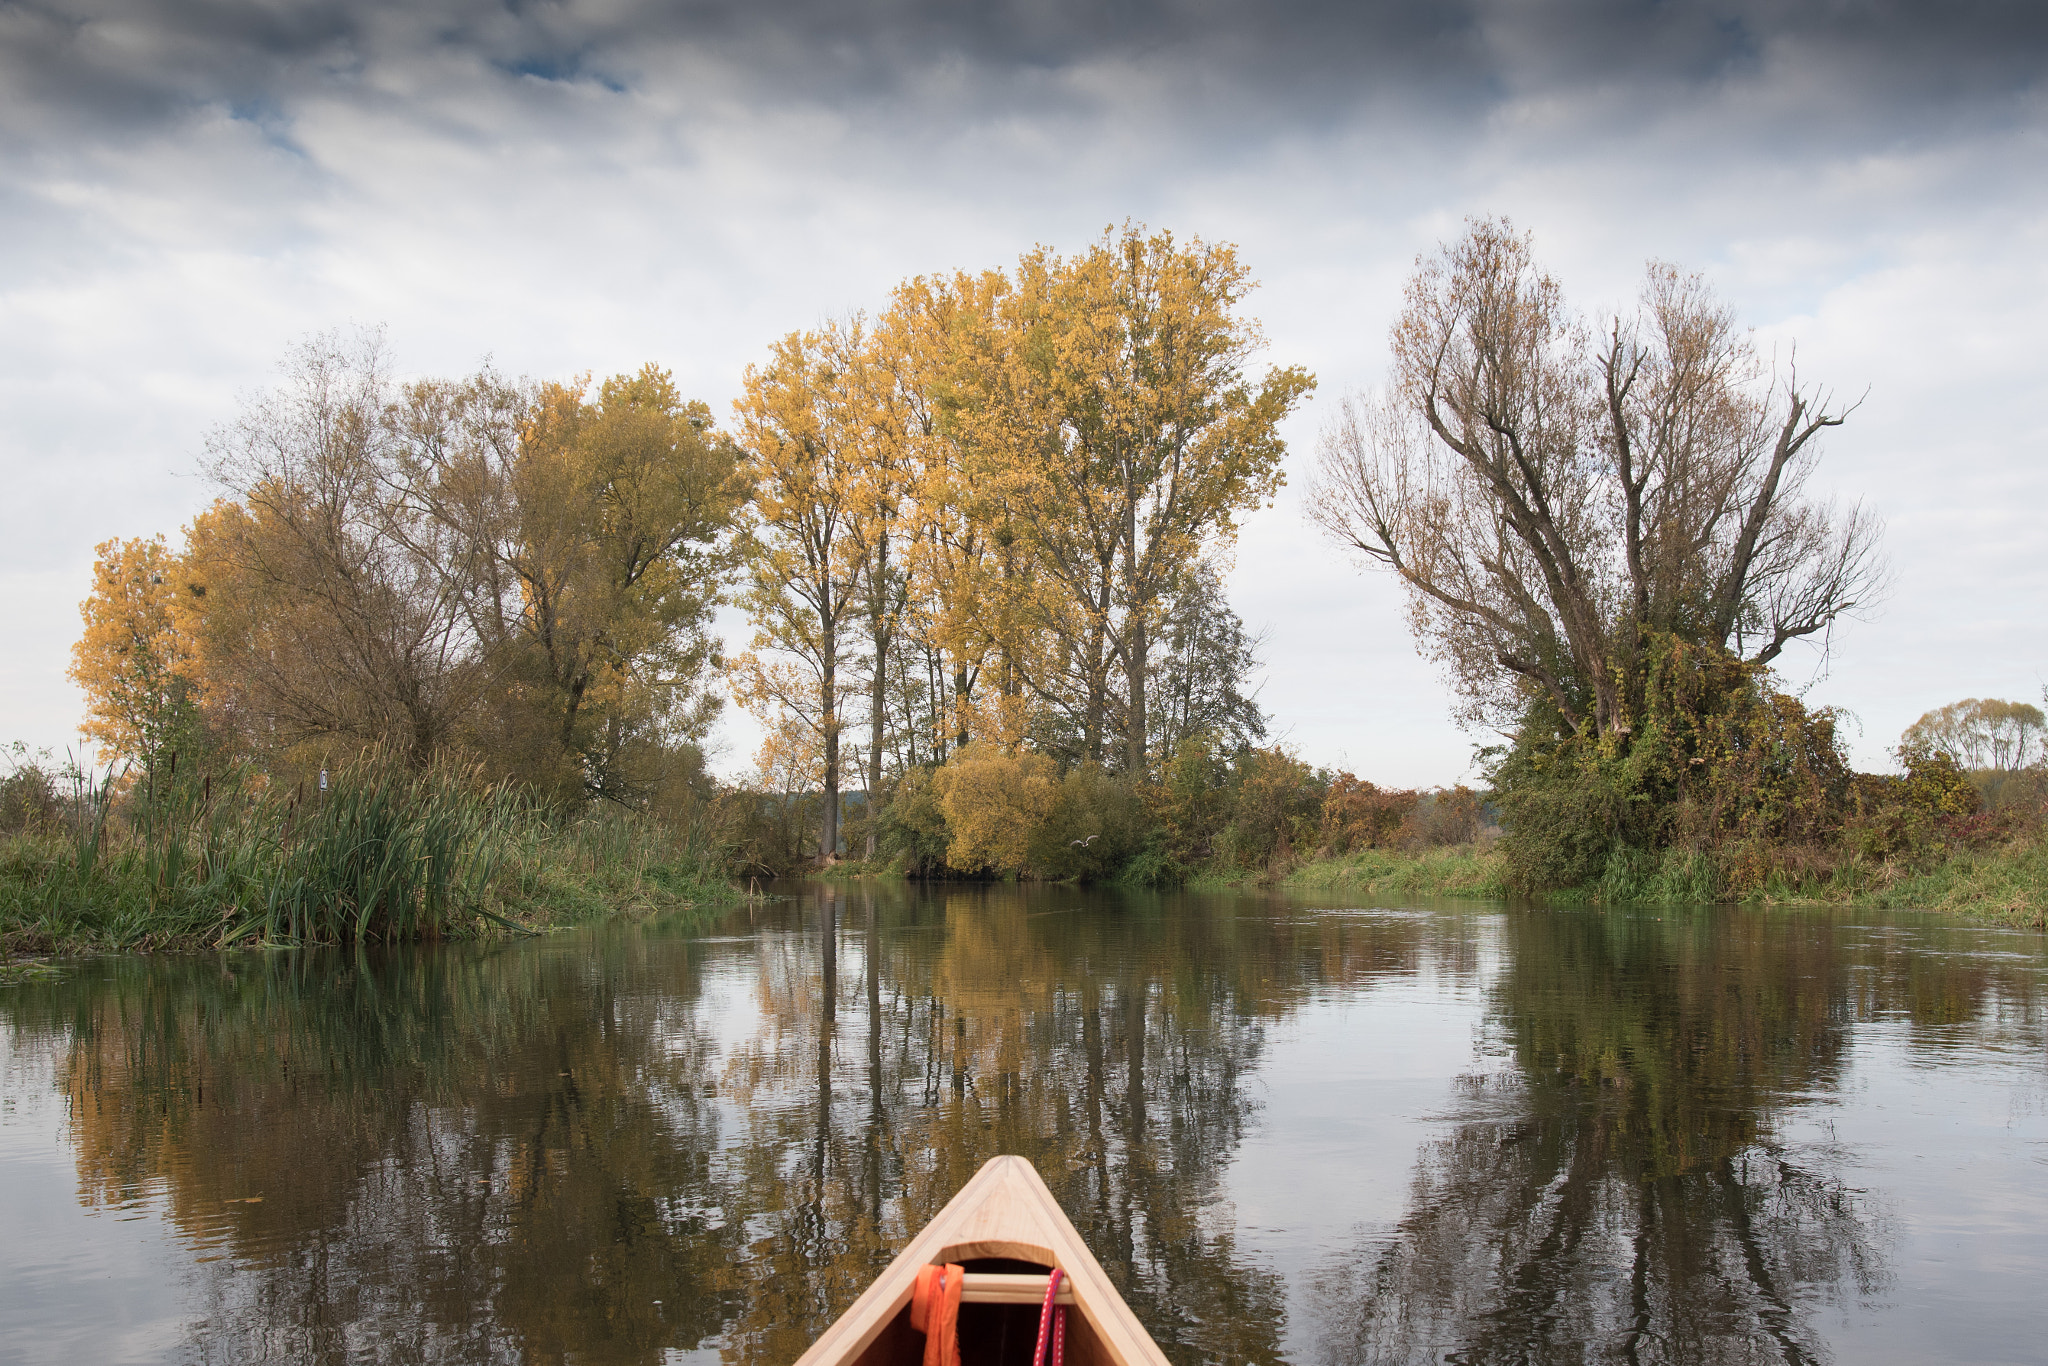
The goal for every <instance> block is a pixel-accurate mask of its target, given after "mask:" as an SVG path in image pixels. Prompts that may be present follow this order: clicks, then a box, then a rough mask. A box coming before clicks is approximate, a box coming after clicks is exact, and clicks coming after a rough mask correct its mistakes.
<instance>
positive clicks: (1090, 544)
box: [958, 225, 1315, 778]
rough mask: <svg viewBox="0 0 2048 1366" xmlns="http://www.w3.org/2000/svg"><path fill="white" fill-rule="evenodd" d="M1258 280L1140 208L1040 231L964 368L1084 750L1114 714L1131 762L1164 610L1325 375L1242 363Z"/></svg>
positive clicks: (987, 463) (1266, 488) (1052, 685)
mask: <svg viewBox="0 0 2048 1366" xmlns="http://www.w3.org/2000/svg"><path fill="white" fill-rule="evenodd" d="M1251 288H1252V280H1251V277H1250V273H1249V271H1248V270H1247V269H1246V268H1245V266H1244V265H1243V264H1242V263H1241V262H1239V260H1238V259H1237V254H1236V251H1235V249H1233V248H1232V247H1230V246H1229V245H1227V244H1212V243H1205V242H1202V241H1200V240H1199V239H1196V240H1192V241H1190V242H1189V243H1187V244H1185V245H1183V244H1180V243H1177V242H1176V241H1175V240H1174V238H1173V236H1172V234H1170V233H1166V232H1160V233H1154V234H1150V235H1147V234H1146V233H1145V232H1144V231H1143V230H1142V229H1141V228H1139V227H1136V226H1133V225H1126V227H1125V228H1124V229H1123V230H1122V231H1121V232H1111V233H1105V234H1104V236H1103V238H1102V239H1101V240H1100V241H1099V242H1097V243H1095V244H1094V245H1093V246H1091V247H1090V248H1089V249H1088V250H1087V251H1085V252H1083V253H1081V254H1080V255H1078V256H1075V257H1071V258H1067V257H1061V256H1059V255H1057V254H1055V253H1053V252H1051V251H1049V250H1046V249H1044V248H1041V249H1039V250H1037V251H1034V252H1031V253H1029V254H1028V255H1026V256H1025V257H1024V258H1023V259H1022V260H1021V261H1019V263H1018V266H1017V273H1016V277H1015V282H1014V285H1013V287H1012V288H1011V289H1009V290H1008V291H1006V292H1005V293H1004V295H1003V297H1002V298H1001V300H1000V303H999V307H998V310H997V316H996V320H995V324H994V325H993V326H992V327H991V328H989V329H988V330H987V331H986V332H985V333H983V334H982V335H981V337H980V338H979V339H978V341H977V346H978V350H979V352H980V354H978V355H977V356H976V357H975V358H974V360H973V362H972V363H971V364H969V365H967V366H965V367H963V371H962V380H963V383H965V384H969V385H971V386H972V387H973V388H975V389H976V390H977V392H975V393H974V394H973V395H972V396H971V398H969V399H967V400H966V401H963V402H962V403H961V404H960V405H959V408H958V413H959V420H958V426H959V431H960V439H961V442H962V445H963V448H964V450H965V452H966V459H967V461H968V463H969V468H970V475H969V477H970V479H971V480H972V481H973V482H974V483H975V484H976V485H977V486H978V487H980V488H983V489H986V490H988V491H990V494H991V495H992V496H1000V497H1001V498H1002V500H1003V502H1004V505H1005V506H1006V507H1007V508H1008V509H1009V510H1010V511H1011V514H1012V515H1013V517H1014V518H1015V519H1016V522H1017V524H1018V528H1019V530H1020V531H1021V532H1022V533H1024V534H1025V535H1026V536H1028V539H1029V542H1030V546H1031V549H1032V552H1033V556H1034V564H1035V566H1036V569H1037V573H1038V575H1039V577H1040V580H1041V582H1042V583H1043V585H1044V586H1045V588H1046V589H1047V590H1048V592H1047V593H1046V595H1045V596H1044V597H1043V598H1041V599H1040V601H1041V603H1042V604H1043V607H1042V610H1043V611H1044V613H1045V617H1044V622H1045V625H1046V626H1047V627H1048V628H1049V629H1050V630H1051V631H1052V632H1053V633H1054V634H1055V635H1056V637H1057V638H1058V641H1057V648H1056V649H1053V650H1051V651H1048V652H1047V653H1046V654H1045V656H1044V661H1045V664H1046V665H1050V666H1054V667H1053V668H1046V669H1043V670H1042V671H1041V674H1040V678H1039V681H1038V687H1039V690H1040V691H1041V692H1042V693H1043V694H1045V695H1047V696H1048V697H1049V698H1050V697H1053V696H1055V695H1057V694H1058V692H1059V691H1060V690H1061V685H1062V680H1061V679H1060V678H1059V677H1057V676H1056V674H1064V675H1066V680H1067V681H1070V682H1071V683H1072V684H1074V685H1077V686H1078V694H1079V695H1078V697H1072V696H1069V699H1068V702H1067V705H1068V706H1069V708H1070V709H1071V710H1073V711H1075V712H1076V713H1078V722H1079V729H1080V732H1081V734H1080V755H1079V757H1080V758H1081V759H1082V760H1083V761H1084V762H1093V761H1096V760H1099V759H1101V758H1103V757H1104V751H1105V750H1106V749H1107V747H1108V740H1109V733H1110V730H1111V726H1112V723H1113V722H1116V721H1120V722H1121V725H1120V729H1121V731H1122V737H1121V741H1122V743H1121V744H1120V745H1119V746H1117V748H1118V750H1120V753H1118V754H1116V755H1115V756H1114V757H1115V758H1117V759H1118V760H1120V764H1119V766H1120V767H1121V768H1123V769H1124V770H1125V771H1126V772H1128V773H1129V774H1131V775H1132V776H1133V777H1137V778H1142V777H1144V776H1145V774H1146V772H1147V768H1148V755H1147V735H1148V726H1149V720H1148V716H1147V699H1146V684H1147V676H1148V673H1149V672H1150V669H1151V666H1152V654H1153V649H1154V640H1155V632H1156V631H1157V628H1158V626H1159V619H1160V614H1161V611H1162V608H1163V606H1164V604H1165V602H1166V600H1167V598H1168V596H1169V594H1170V593H1171V592H1172V590H1173V588H1174V586H1175V585H1176V583H1177V582H1178V581H1179V580H1180V578H1181V576H1182V574H1183V572H1184V570H1185V568H1186V566H1187V565H1189V564H1192V563H1193V562H1195V561H1196V560H1198V559H1199V558H1201V556H1202V555H1203V554H1204V553H1205V552H1209V551H1211V550H1214V549H1216V548H1217V547H1219V546H1226V545H1227V544H1228V543H1229V542H1230V541H1231V539H1232V538H1233V537H1234V536H1235V533H1236V526H1237V519H1238V518H1239V517H1240V516H1241V515H1242V514H1244V513H1245V512H1247V511H1249V510H1250V509H1252V508H1254V507H1257V506H1259V505H1260V504H1261V503H1263V502H1265V501H1267V500H1269V499H1270V498H1271V497H1272V495H1273V494H1274V493H1275V492H1276V491H1277V489H1278V488H1279V486H1280V483H1281V481H1282V477H1283V476H1282V472H1281V461H1282V457H1283V456H1284V454H1285V446H1284V445H1283V443H1282V442H1281V440H1280V436H1279V424H1280V422H1281V420H1282V419H1283V418H1285V417H1286V415H1287V414H1288V413H1289V412H1290V411H1291V410H1292V409H1293V408H1294V407H1295V405H1296V404H1298V403H1299V402H1300V401H1301V400H1302V399H1303V398H1304V397H1305V396H1306V395H1307V394H1308V393H1309V392H1310V391H1311V390H1312V389H1313V388H1314V386H1315V380H1314V378H1313V377H1312V376H1310V375H1309V373H1308V372H1307V371H1306V370H1303V369H1301V368H1299V367H1294V366H1289V367H1281V368H1277V369H1272V370H1269V371H1268V372H1267V373H1266V375H1265V376H1264V378H1263V379H1260V380H1257V381H1254V380H1252V379H1251V378H1250V377H1249V376H1248V375H1247V374H1246V373H1245V367H1246V364H1247V363H1248V361H1249V360H1250V358H1251V356H1252V355H1253V354H1254V353H1255V352H1256V351H1257V350H1258V349H1259V347H1260V346H1261V345H1262V344H1263V336H1262V334H1261V333H1260V331H1259V328H1258V326H1257V324H1256V323H1255V322H1253V321H1252V320H1250V319H1248V318H1246V317H1244V316H1243V315H1242V313H1241V311H1240V305H1241V304H1242V303H1243V301H1244V298H1245V296H1246V294H1247V293H1248V292H1249V291H1250V290H1251ZM1119 679H1120V681H1121V684H1122V688H1121V695H1120V696H1118V695H1117V690H1116V689H1115V688H1114V686H1113V684H1114V682H1115V681H1118V680H1119ZM1068 691H1069V692H1071V690H1068ZM1114 713H1121V715H1120V716H1118V715H1115V714H1114Z"/></svg>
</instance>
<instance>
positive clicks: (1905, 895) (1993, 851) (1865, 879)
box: [1752, 837, 2048, 929]
mask: <svg viewBox="0 0 2048 1366" xmlns="http://www.w3.org/2000/svg"><path fill="white" fill-rule="evenodd" d="M1752 899H1754V900H1759V901H1768V902H1777V903H1783V904H1794V905H1796V904H1800V903H1836V904H1846V905H1851V906H1872V907H1880V908H1885V907H1891V908H1898V909H1902V910H1922V911H1940V912H1944V913H1947V914H1951V915H1967V916H1973V917H1977V918H1980V919H1985V920H1996V921H2002V922H2004V923H2006V924H2008V925H2016V926H2022V927H2030V928H2035V929H2041V928H2048V844H2044V843H2043V841H2042V840H2041V839H2040V838H2039V837H2029V838H2025V839H2020V840H2015V841H2013V842H2011V843H2010V844H2006V845H2002V846H1997V847H1993V848H1990V849H1982V850H1959V851H1956V852H1953V853H1950V854H1948V855H1947V856H1946V857H1943V858H1940V859H1938V860H1937V861H1935V862H1933V863H1931V864H1930V865H1928V866H1925V867H1923V868H1919V869H1914V868H1910V867H1901V866H1898V865H1895V864H1886V863H1854V864H1849V865H1847V866H1845V867H1842V868H1840V869H1836V870H1834V871H1832V872H1830V873H1828V874H1826V875H1825V876H1812V875H1809V876H1805V877H1799V876H1786V875H1783V874H1774V875H1773V876H1772V877H1771V878H1769V879H1767V880H1766V882H1765V884H1764V886H1763V887H1762V889H1760V891H1759V892H1758V893H1757V894H1756V895H1755V897H1754V898H1752Z"/></svg>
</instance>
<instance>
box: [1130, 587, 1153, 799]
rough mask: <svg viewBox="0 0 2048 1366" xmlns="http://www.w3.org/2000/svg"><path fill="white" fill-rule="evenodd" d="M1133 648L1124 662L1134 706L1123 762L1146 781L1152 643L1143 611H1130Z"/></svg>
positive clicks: (1138, 778)
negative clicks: (1147, 695)
mask: <svg viewBox="0 0 2048 1366" xmlns="http://www.w3.org/2000/svg"><path fill="white" fill-rule="evenodd" d="M1127 630H1128V633H1129V638H1130V647H1129V649H1128V650H1127V651H1126V653H1127V655H1128V656H1129V657H1128V658H1127V659H1126V660H1125V661H1124V663H1125V665H1126V667H1127V668H1128V670H1129V674H1130V684H1131V705H1130V708H1129V711H1128V712H1127V714H1126V715H1125V717H1124V746H1125V755H1124V762H1125V764H1127V765H1128V766H1129V768H1130V778H1131V781H1132V782H1134V783H1142V782H1144V781H1145V667H1146V656H1147V654H1148V653H1149V651H1150V647H1151V642H1150V641H1149V640H1147V639H1146V637H1145V615H1144V613H1143V612H1142V611H1140V610H1134V611H1133V612H1132V613H1131V617H1130V621H1129V622H1128V624H1127Z"/></svg>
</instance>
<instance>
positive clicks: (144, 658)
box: [70, 536, 195, 766]
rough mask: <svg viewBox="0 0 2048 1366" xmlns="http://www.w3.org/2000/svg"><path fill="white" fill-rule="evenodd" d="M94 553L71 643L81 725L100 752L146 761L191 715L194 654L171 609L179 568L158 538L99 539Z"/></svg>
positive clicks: (180, 733) (179, 733)
mask: <svg viewBox="0 0 2048 1366" xmlns="http://www.w3.org/2000/svg"><path fill="white" fill-rule="evenodd" d="M95 553H96V558H95V559H94V561H93V569H92V592H91V593H90V594H88V595H87V597H86V599H85V601H84V602H82V603H80V604H79V609H78V610H79V615H80V616H81V617H82V618H83V619H84V623H85V630H84V633H83V634H82V635H80V636H79V638H78V641H77V643H76V644H74V645H73V646H72V647H71V669H70V675H71V679H72V681H73V682H75V683H77V684H78V686H79V688H80V689H81V690H83V691H84V693H85V697H86V716H85V726H84V730H85V733H86V735H87V736H89V737H90V738H91V739H93V740H94V741H95V742H97V743H98V745H99V746H100V750H101V753H102V755H103V756H104V757H106V758H122V759H128V760H133V761H136V762H139V763H142V764H144V765H149V766H153V765H154V764H155V763H156V760H157V756H159V755H161V754H164V753H166V752H167V751H170V750H172V749H175V748H176V747H177V745H178V744H179V742H180V741H181V739H183V738H184V737H185V733H186V732H187V731H189V730H191V728H192V726H193V723H194V719H195V713H194V698H193V691H194V689H193V682H194V678H193V674H194V665H195V660H194V658H193V652H192V645H191V641H190V639H189V637H188V636H187V635H186V634H185V632H184V631H182V630H180V629H179V619H178V615H177V611H176V608H177V597H178V594H179V592H180V591H181V588H182V584H181V582H180V580H181V579H182V578H183V573H182V566H181V564H180V562H179V560H178V558H177V556H175V555H173V554H172V553H171V550H170V548H169V546H167V545H166V544H165V543H164V538H163V537H161V536H152V537H149V538H148V539H143V538H140V537H138V538H135V539H132V540H121V539H118V538H117V539H114V540H109V541H102V542H101V543H100V544H99V546H98V547H97V548H96V552H95Z"/></svg>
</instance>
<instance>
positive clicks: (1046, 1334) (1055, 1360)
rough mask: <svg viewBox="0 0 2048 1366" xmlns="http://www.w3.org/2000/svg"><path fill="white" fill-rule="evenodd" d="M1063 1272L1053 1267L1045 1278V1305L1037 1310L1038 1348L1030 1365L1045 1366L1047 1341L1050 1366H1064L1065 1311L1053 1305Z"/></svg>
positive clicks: (1065, 1356) (1065, 1354)
mask: <svg viewBox="0 0 2048 1366" xmlns="http://www.w3.org/2000/svg"><path fill="white" fill-rule="evenodd" d="M1065 1274H1066V1273H1065V1272H1063V1271H1061V1270H1060V1269H1059V1268H1058V1267H1054V1268H1053V1269H1052V1272H1051V1274H1049V1275H1048V1276H1047V1277H1046V1278H1045V1306H1044V1307H1043V1308H1041V1309H1040V1310H1039V1311H1038V1350H1037V1351H1035V1352H1033V1353H1032V1355H1031V1366H1046V1360H1045V1347H1046V1343H1047V1342H1048V1341H1050V1342H1051V1344H1052V1366H1066V1359H1067V1311H1066V1309H1065V1308H1059V1309H1055V1308H1054V1306H1053V1301H1054V1300H1055V1299H1057V1298H1059V1293H1060V1279H1061V1277H1062V1276H1064V1275H1065Z"/></svg>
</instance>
